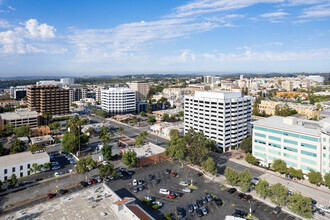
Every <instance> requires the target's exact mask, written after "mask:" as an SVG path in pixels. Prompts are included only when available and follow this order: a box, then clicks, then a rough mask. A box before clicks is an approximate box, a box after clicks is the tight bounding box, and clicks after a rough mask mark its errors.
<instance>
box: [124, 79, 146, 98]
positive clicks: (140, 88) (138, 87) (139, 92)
mask: <svg viewBox="0 0 330 220" xmlns="http://www.w3.org/2000/svg"><path fill="white" fill-rule="evenodd" d="M127 85H128V86H129V87H130V88H131V89H132V90H134V91H136V99H137V100H138V101H139V100H141V99H143V98H145V97H147V95H148V92H149V84H148V83H146V82H130V83H127Z"/></svg>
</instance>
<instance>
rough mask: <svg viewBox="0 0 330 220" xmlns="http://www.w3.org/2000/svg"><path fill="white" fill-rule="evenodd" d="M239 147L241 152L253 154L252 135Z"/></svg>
mask: <svg viewBox="0 0 330 220" xmlns="http://www.w3.org/2000/svg"><path fill="white" fill-rule="evenodd" d="M239 147H240V148H241V150H244V151H245V153H251V152H252V135H250V136H249V137H247V138H244V139H243V140H242V142H241V143H240V145H239Z"/></svg>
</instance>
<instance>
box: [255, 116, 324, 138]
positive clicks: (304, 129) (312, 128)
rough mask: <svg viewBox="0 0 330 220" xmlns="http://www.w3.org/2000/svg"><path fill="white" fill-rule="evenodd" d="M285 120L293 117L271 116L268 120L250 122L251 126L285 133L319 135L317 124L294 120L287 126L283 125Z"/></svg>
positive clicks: (286, 124) (319, 130) (309, 121)
mask: <svg viewBox="0 0 330 220" xmlns="http://www.w3.org/2000/svg"><path fill="white" fill-rule="evenodd" d="M285 118H287V119H291V118H293V117H281V116H272V117H269V118H264V119H260V120H257V121H255V122H252V124H253V125H256V126H258V125H260V126H266V127H271V128H278V129H281V130H285V131H292V132H298V133H304V134H306V135H316V136H319V135H320V134H321V129H320V124H319V122H315V121H311V120H301V119H296V118H295V119H296V123H292V124H288V123H285ZM292 120H294V119H292Z"/></svg>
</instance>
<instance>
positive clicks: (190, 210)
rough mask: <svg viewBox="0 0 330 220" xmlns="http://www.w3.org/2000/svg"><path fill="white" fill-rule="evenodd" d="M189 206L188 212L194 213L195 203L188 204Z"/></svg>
mask: <svg viewBox="0 0 330 220" xmlns="http://www.w3.org/2000/svg"><path fill="white" fill-rule="evenodd" d="M187 208H188V212H190V213H193V212H194V207H193V205H190V204H189V205H188V206H187Z"/></svg>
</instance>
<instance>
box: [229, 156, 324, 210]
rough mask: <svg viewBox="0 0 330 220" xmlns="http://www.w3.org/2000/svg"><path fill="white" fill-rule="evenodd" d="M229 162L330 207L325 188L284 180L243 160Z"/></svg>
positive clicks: (276, 174) (304, 182)
mask: <svg viewBox="0 0 330 220" xmlns="http://www.w3.org/2000/svg"><path fill="white" fill-rule="evenodd" d="M229 160H231V161H232V162H235V163H239V164H241V165H244V166H246V167H249V168H252V169H256V170H259V171H263V172H265V174H263V175H261V176H260V177H259V179H264V180H267V181H268V182H269V183H271V184H276V183H281V184H283V185H284V186H286V187H287V188H288V189H290V190H292V191H293V192H297V191H298V192H301V194H302V195H303V196H306V197H311V198H312V199H315V200H316V201H317V202H318V203H317V205H324V206H330V190H329V189H328V188H327V187H325V186H321V187H318V186H316V185H314V184H311V183H309V182H308V181H307V180H302V181H294V180H291V179H286V178H284V177H283V176H282V175H281V174H279V173H275V172H273V171H269V170H265V169H263V168H261V167H258V166H254V165H251V164H249V163H247V162H246V161H245V160H243V159H242V160H237V159H229Z"/></svg>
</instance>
